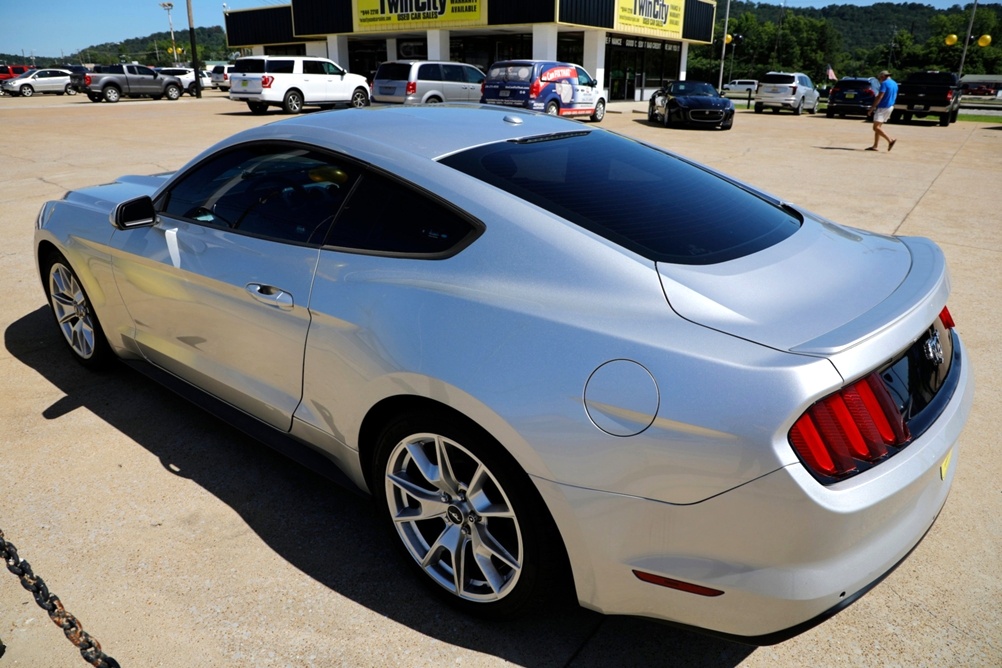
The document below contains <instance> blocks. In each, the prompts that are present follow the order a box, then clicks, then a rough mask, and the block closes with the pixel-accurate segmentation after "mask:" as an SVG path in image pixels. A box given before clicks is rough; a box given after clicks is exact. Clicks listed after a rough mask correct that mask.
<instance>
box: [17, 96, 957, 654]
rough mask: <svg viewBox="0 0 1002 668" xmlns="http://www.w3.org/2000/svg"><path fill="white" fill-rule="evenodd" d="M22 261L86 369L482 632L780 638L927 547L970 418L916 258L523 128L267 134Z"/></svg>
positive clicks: (396, 113) (360, 123)
mask: <svg viewBox="0 0 1002 668" xmlns="http://www.w3.org/2000/svg"><path fill="white" fill-rule="evenodd" d="M35 242H36V248H37V261H38V268H39V272H40V276H41V279H42V283H43V286H44V289H45V294H46V296H47V298H48V301H49V304H50V305H51V307H52V310H53V313H54V314H55V320H56V324H57V326H58V328H59V330H60V331H61V332H62V336H63V337H64V338H65V340H66V342H67V343H68V344H69V349H70V350H71V351H72V354H73V356H75V358H76V359H77V360H78V361H79V362H81V363H83V364H85V365H87V366H94V367H97V366H100V365H105V364H108V363H109V362H111V361H112V360H116V359H118V360H123V361H125V362H126V363H128V364H130V365H133V366H135V367H137V368H140V369H142V370H144V371H145V372H146V373H147V374H148V375H150V376H152V377H153V378H155V379H157V380H160V381H162V382H164V383H167V384H168V385H170V386H171V387H172V388H174V389H176V390H178V391H181V392H183V393H184V394H186V395H187V396H189V397H191V398H193V399H195V400H196V401H198V402H199V404H200V405H202V406H205V407H207V408H208V409H210V410H212V411H214V412H216V413H218V414H219V415H221V416H223V417H225V418H226V419H229V420H231V421H233V422H234V423H236V424H238V425H239V426H242V427H243V428H244V429H245V430H247V431H248V432H249V433H252V434H254V435H255V436H256V437H258V438H261V439H262V440H265V441H267V442H269V443H270V444H272V445H274V446H275V447H279V448H282V449H283V450H284V451H285V452H287V453H289V454H291V455H293V456H296V457H297V458H299V459H301V460H303V461H309V462H312V464H311V465H313V466H316V467H318V468H325V467H330V468H331V469H332V470H334V471H336V474H337V475H339V476H342V477H343V478H344V479H346V481H347V482H350V483H351V484H353V485H355V486H357V487H358V488H360V489H362V490H363V491H365V492H367V493H369V494H371V495H372V496H373V497H374V500H375V502H376V504H377V505H378V507H379V509H380V511H381V515H382V516H383V517H384V518H385V522H386V525H387V527H388V530H389V531H391V532H392V535H394V536H395V537H396V539H397V540H398V542H399V544H400V545H401V547H402V551H403V553H404V557H403V560H402V561H403V562H404V563H407V564H410V565H411V566H413V567H414V568H415V570H416V572H417V573H418V574H419V577H421V578H422V579H423V580H424V581H425V582H427V583H428V584H429V586H430V589H431V590H432V591H434V592H438V593H439V594H441V595H442V596H443V597H444V598H445V599H447V600H449V601H451V602H453V603H454V604H456V605H457V606H459V607H461V608H463V609H465V610H467V611H469V612H472V613H475V614H481V615H484V616H488V617H506V616H511V615H514V614H517V613H519V612H520V611H523V610H525V609H526V608H527V607H528V606H531V605H538V604H539V602H541V601H546V600H548V599H552V598H553V597H557V596H559V595H561V594H562V593H564V592H571V591H573V593H574V595H576V597H577V600H578V601H579V602H580V603H581V604H582V605H584V606H586V607H588V608H591V609H594V610H598V611H601V612H603V613H608V614H622V615H643V616H648V617H652V618H657V619H661V620H666V621H669V622H673V623H675V624H680V625H684V626H689V627H694V628H698V629H702V630H705V631H709V632H712V633H716V634H719V635H723V636H726V637H730V638H734V639H739V640H742V641H745V642H750V643H759V644H766V643H773V642H778V641H780V640H783V639H785V638H788V637H790V636H792V635H795V634H796V633H799V632H801V631H803V630H805V629H807V628H810V627H811V626H812V625H814V624H817V623H819V622H821V621H823V620H824V619H827V618H828V617H830V616H831V615H833V614H835V613H836V612H837V611H839V610H841V609H842V608H844V607H846V606H847V605H849V604H850V603H851V602H853V601H854V600H856V599H858V598H859V597H860V596H862V595H863V594H864V593H865V592H866V591H868V590H869V589H870V588H871V587H873V586H874V585H876V584H877V583H878V582H879V581H880V580H881V579H882V578H883V577H884V576H886V575H887V574H888V573H889V572H890V571H891V570H893V569H894V567H895V566H896V565H897V564H899V563H900V562H901V561H902V560H903V559H904V558H905V557H906V556H907V555H908V553H909V552H910V551H911V550H912V549H913V548H914V547H915V546H916V545H917V544H918V543H919V541H920V540H921V539H922V537H923V535H924V534H925V533H926V532H927V531H928V530H929V528H930V526H931V525H932V524H933V522H934V520H935V519H936V516H937V515H938V513H939V512H940V509H941V508H942V507H943V504H944V503H945V501H946V498H947V494H948V492H949V490H950V485H951V482H952V481H953V477H954V472H955V470H956V465H957V458H958V457H957V447H956V443H957V439H958V436H959V434H960V432H961V429H962V428H963V425H964V423H965V421H966V419H967V415H968V412H969V410H970V406H971V401H972V396H973V392H974V389H973V379H972V375H971V370H970V367H969V364H968V360H967V358H966V355H965V351H964V347H963V345H962V344H961V341H960V338H959V336H958V335H957V333H956V332H955V330H954V323H953V320H952V318H951V317H950V314H949V311H948V310H947V308H946V302H947V296H948V293H949V279H948V275H947V269H946V266H945V262H944V258H943V254H942V252H941V251H940V249H939V248H938V247H937V246H936V245H934V244H933V243H932V242H930V241H928V240H926V239H921V238H898V237H888V236H881V235H876V234H871V233H868V232H864V231H860V230H856V229H851V228H847V227H842V226H840V225H837V224H835V223H832V222H829V221H825V220H821V219H818V218H817V217H816V216H813V215H812V214H810V213H808V212H806V211H803V210H801V209H799V208H797V207H795V206H793V205H790V204H788V203H786V202H782V201H780V200H778V199H776V198H774V197H772V196H770V195H767V194H764V193H762V192H759V191H757V190H755V189H753V188H751V187H749V186H747V185H745V184H743V183H739V182H736V181H734V180H732V179H730V178H728V177H726V176H723V175H721V174H717V173H714V172H713V171H711V170H709V169H707V168H705V167H702V166H700V165H697V164H694V163H692V162H690V161H688V160H686V159H685V158H683V157H680V156H677V155H673V154H671V153H668V152H665V151H663V150H661V149H658V148H655V147H652V146H649V145H646V144H643V143H641V142H637V141H634V140H631V139H627V138H625V137H622V136H619V135H616V134H613V133H610V132H607V131H604V130H600V129H595V128H593V127H590V126H585V125H581V124H578V123H576V122H574V121H568V120H565V119H559V118H553V117H548V116H544V115H536V114H532V113H529V112H520V111H516V110H508V109H488V108H477V107H471V106H468V107H449V106H439V105H436V106H435V107H432V108H419V107H404V108H387V109H366V110H351V111H345V112H331V113H316V114H310V115H307V116H302V117H297V118H294V119H289V120H285V121H282V122H278V123H274V124H271V125H267V126H264V127H259V128H256V129H253V130H248V131H246V132H242V133H240V134H238V135H236V136H234V137H232V138H230V139H227V140H225V141H223V142H221V143H219V144H217V145H216V146H214V147H212V148H210V149H209V150H207V151H206V152H204V153H202V154H201V155H199V156H198V157H197V158H195V159H194V160H193V161H192V162H190V163H189V164H188V165H186V166H185V167H184V168H182V169H181V170H180V171H178V172H176V173H174V174H169V175H156V176H128V177H123V178H121V179H119V180H118V181H117V182H115V183H112V184H107V185H102V186H97V187H93V188H88V189H84V190H80V191H75V192H70V193H68V194H67V195H66V196H65V197H64V198H63V199H61V200H59V201H53V202H49V203H47V204H46V205H45V206H44V207H43V208H42V211H41V213H40V214H39V217H38V221H37V230H36V233H35Z"/></svg>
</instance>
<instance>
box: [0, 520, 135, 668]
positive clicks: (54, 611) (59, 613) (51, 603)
mask: <svg viewBox="0 0 1002 668" xmlns="http://www.w3.org/2000/svg"><path fill="white" fill-rule="evenodd" d="M0 556H2V557H3V559H4V561H5V562H7V570H9V571H10V572H11V573H13V574H14V575H16V576H18V578H20V579H21V586H22V587H24V588H25V589H27V590H28V591H30V592H31V593H32V595H33V596H34V597H35V602H36V603H38V605H39V607H40V608H42V609H43V610H45V611H46V612H47V613H49V618H50V619H52V621H53V622H55V624H56V626H58V627H59V628H61V629H62V630H63V633H65V634H66V637H67V638H68V639H69V641H70V642H71V643H73V644H74V645H76V647H77V649H79V650H80V656H82V657H83V658H84V661H86V662H87V663H89V664H91V665H92V666H95V668H121V667H120V666H119V664H118V661H115V660H114V659H113V658H111V657H110V656H108V655H107V654H105V653H104V652H102V651H101V643H99V642H98V641H97V640H96V639H94V638H91V637H90V635H89V634H88V633H87V632H86V631H84V630H83V625H81V624H80V622H79V621H78V620H77V618H76V617H74V616H73V615H72V614H71V613H70V612H69V611H68V610H66V609H65V608H64V607H63V603H62V601H60V600H59V597H58V596H56V595H55V594H53V593H50V592H49V588H48V587H47V586H46V585H45V582H44V581H43V580H42V578H40V577H38V576H37V575H35V574H34V573H33V572H32V571H31V564H29V563H28V562H27V561H24V560H23V559H21V557H19V556H18V554H17V548H16V547H14V545H13V544H12V543H8V542H7V539H6V538H4V535H3V529H0Z"/></svg>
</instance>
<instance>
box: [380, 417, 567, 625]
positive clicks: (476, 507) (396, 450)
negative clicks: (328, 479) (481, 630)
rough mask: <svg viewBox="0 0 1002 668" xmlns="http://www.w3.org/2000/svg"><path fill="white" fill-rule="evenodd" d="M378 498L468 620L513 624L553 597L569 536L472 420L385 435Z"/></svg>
mask: <svg viewBox="0 0 1002 668" xmlns="http://www.w3.org/2000/svg"><path fill="white" fill-rule="evenodd" d="M377 447H378V449H377V452H376V457H375V460H374V468H373V474H372V482H373V485H372V487H373V492H374V495H375V497H376V502H377V505H378V506H379V509H380V512H381V514H382V515H383V516H384V517H385V518H386V520H387V522H388V523H389V524H390V526H391V527H392V530H393V533H394V534H395V535H396V537H397V539H398V541H399V544H400V546H401V547H402V548H403V550H404V552H405V553H406V555H407V561H408V562H409V563H410V564H411V565H412V566H413V567H414V568H416V569H417V571H418V572H419V573H420V575H421V579H422V580H423V581H424V582H425V583H426V584H428V585H430V586H431V588H432V590H433V591H434V592H435V593H437V594H438V595H439V596H442V597H444V598H445V599H446V600H447V601H448V602H449V603H451V604H452V605H455V606H457V607H459V608H461V609H463V610H465V611H466V612H468V613H473V614H477V615H480V616H483V617H488V618H492V619H503V618H508V617H512V616H515V615H517V614H518V613H520V612H523V611H524V610H525V609H526V608H527V607H528V605H529V604H530V603H533V602H534V601H535V600H537V599H539V598H545V597H547V596H548V593H547V591H548V588H549V587H551V586H553V583H554V582H555V579H554V578H555V577H556V575H552V574H551V571H556V569H554V568H553V564H555V563H558V560H559V557H558V555H560V554H563V547H562V544H561V542H560V538H559V535H557V534H556V529H555V527H554V525H553V521H552V519H550V516H549V514H548V513H547V511H546V509H545V507H543V505H542V500H541V499H540V498H539V494H538V492H536V490H535V488H534V487H533V485H532V483H531V482H530V480H529V478H528V476H526V474H525V473H524V472H523V471H522V470H521V469H520V468H519V467H518V465H517V464H516V463H515V462H514V460H512V459H511V457H510V456H508V454H507V452H505V451H504V449H503V448H502V446H501V445H500V444H499V443H498V442H497V441H495V440H494V439H493V438H491V437H490V436H489V435H487V434H486V433H485V432H483V431H482V430H481V429H479V428H478V427H476V426H475V425H473V424H471V423H467V422H465V421H464V420H463V419H462V418H459V417H452V416H450V415H448V414H445V413H442V414H437V413H436V412H431V413H426V412H421V413H414V414H410V415H405V416H403V417H401V418H398V419H397V420H396V421H395V422H392V423H391V424H390V425H389V426H388V427H387V428H386V429H385V430H384V431H383V433H382V435H381V437H380V439H379V443H378V446H377Z"/></svg>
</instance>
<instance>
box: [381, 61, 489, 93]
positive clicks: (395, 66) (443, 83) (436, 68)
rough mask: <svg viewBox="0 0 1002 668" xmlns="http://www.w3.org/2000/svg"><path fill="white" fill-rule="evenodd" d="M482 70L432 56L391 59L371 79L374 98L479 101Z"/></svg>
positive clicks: (482, 79) (482, 76)
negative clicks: (431, 57) (429, 58)
mask: <svg viewBox="0 0 1002 668" xmlns="http://www.w3.org/2000/svg"><path fill="white" fill-rule="evenodd" d="M483 81H484V73H483V72H481V71H480V70H478V69H477V68H476V67H474V66H473V65H467V64H465V63H453V62H445V61H434V60H391V61H387V62H385V63H383V64H382V65H380V66H379V68H378V69H377V70H376V75H375V76H374V77H373V79H372V101H373V102H397V103H404V104H432V103H436V102H479V101H480V85H481V84H482V83H483Z"/></svg>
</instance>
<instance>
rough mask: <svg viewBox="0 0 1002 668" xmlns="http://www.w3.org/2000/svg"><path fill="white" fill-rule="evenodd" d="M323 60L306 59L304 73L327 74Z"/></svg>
mask: <svg viewBox="0 0 1002 668" xmlns="http://www.w3.org/2000/svg"><path fill="white" fill-rule="evenodd" d="M326 73H327V71H326V70H325V69H324V64H323V62H321V61H319V60H304V61H303V74H326Z"/></svg>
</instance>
